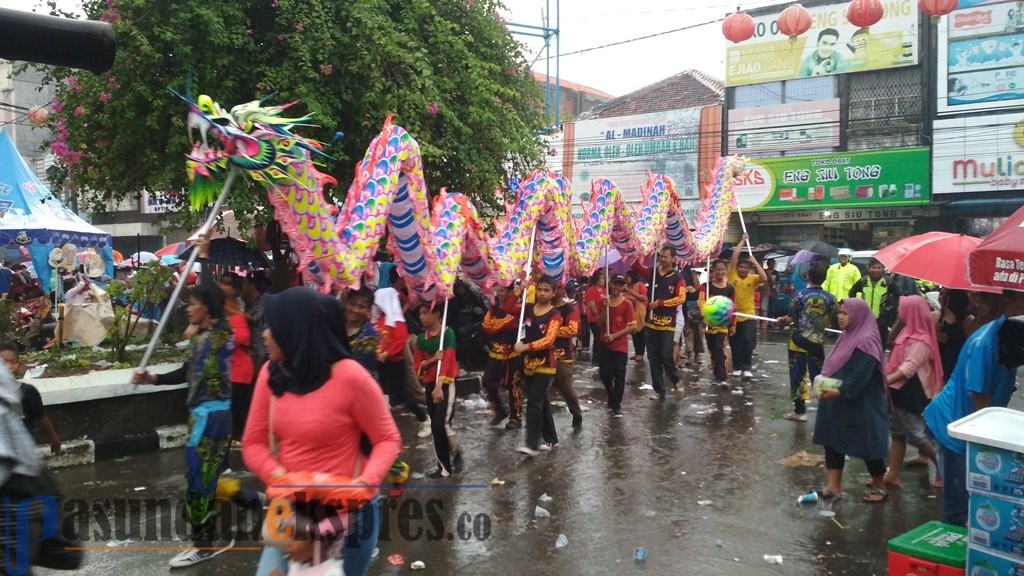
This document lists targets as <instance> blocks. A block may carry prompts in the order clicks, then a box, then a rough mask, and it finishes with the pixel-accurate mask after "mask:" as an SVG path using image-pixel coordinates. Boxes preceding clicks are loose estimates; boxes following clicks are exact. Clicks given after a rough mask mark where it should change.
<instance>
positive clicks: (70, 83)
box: [64, 75, 78, 88]
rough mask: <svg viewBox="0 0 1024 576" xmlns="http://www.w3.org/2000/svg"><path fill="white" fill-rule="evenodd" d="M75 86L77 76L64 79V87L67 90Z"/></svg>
mask: <svg viewBox="0 0 1024 576" xmlns="http://www.w3.org/2000/svg"><path fill="white" fill-rule="evenodd" d="M75 84H78V76H74V75H71V76H68V77H67V78H65V79H64V85H65V86H67V87H68V88H71V87H73V86H74V85H75Z"/></svg>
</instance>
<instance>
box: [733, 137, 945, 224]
mask: <svg viewBox="0 0 1024 576" xmlns="http://www.w3.org/2000/svg"><path fill="white" fill-rule="evenodd" d="M929 168H930V165H929V163H928V148H899V149H893V150H882V151H877V152H844V153H836V154H819V155H814V156H787V157H782V158H768V159H764V160H750V161H748V162H747V170H748V172H747V174H746V176H745V177H744V179H743V180H742V182H741V184H740V185H739V186H737V188H736V194H737V197H738V200H739V204H740V207H741V208H743V210H745V211H747V210H749V211H756V210H817V209H820V208H872V207H882V206H908V205H915V204H927V203H928V200H929V198H930V190H929V187H928V181H929V177H928V170H929Z"/></svg>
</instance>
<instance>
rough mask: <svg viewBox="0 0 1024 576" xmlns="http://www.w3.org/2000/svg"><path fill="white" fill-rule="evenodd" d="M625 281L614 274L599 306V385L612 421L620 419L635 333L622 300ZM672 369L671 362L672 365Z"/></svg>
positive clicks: (629, 308)
mask: <svg viewBox="0 0 1024 576" xmlns="http://www.w3.org/2000/svg"><path fill="white" fill-rule="evenodd" d="M625 290H626V278H625V277H624V276H622V275H619V274H616V275H615V276H613V277H612V279H611V282H610V283H609V285H608V291H609V294H608V297H607V299H606V301H605V302H602V303H601V317H602V318H608V324H607V325H606V326H604V327H603V328H604V330H603V331H602V332H601V340H602V341H603V342H604V355H603V356H602V357H601V383H602V384H604V389H605V391H606V392H607V393H608V409H609V410H611V413H612V416H613V417H615V418H621V417H622V395H623V393H624V392H625V391H626V365H627V364H628V362H629V338H628V336H629V335H630V334H631V333H632V332H633V331H634V330H635V329H636V312H634V311H633V303H632V302H631V301H630V299H629V298H626V297H625V295H624V294H623V292H625ZM672 367H673V369H674V368H675V362H672Z"/></svg>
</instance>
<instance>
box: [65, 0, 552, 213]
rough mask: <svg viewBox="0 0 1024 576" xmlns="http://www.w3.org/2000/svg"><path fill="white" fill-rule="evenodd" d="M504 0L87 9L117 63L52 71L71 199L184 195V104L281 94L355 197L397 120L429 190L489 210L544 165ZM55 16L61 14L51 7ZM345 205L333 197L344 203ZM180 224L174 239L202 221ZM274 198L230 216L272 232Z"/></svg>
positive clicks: (536, 101)
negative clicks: (75, 194)
mask: <svg viewBox="0 0 1024 576" xmlns="http://www.w3.org/2000/svg"><path fill="white" fill-rule="evenodd" d="M498 7H499V4H498V3H497V1H496V0H464V1H453V0H442V1H440V2H434V1H430V0H403V1H401V2H399V1H397V0H366V1H360V2H337V1H327V0H239V1H234V2H203V1H198V0H182V1H176V2H171V1H170V0H86V2H85V6H84V9H85V11H86V13H87V14H88V15H89V16H90V17H91V18H101V19H104V20H107V21H109V22H111V23H112V24H113V26H114V28H115V30H116V32H117V35H118V54H117V60H116V62H115V65H114V68H113V70H112V71H111V72H109V73H107V74H104V75H101V76H96V75H91V74H89V73H86V72H78V71H70V70H66V69H49V71H48V73H49V74H50V78H51V80H52V81H53V82H54V83H55V86H56V90H57V96H58V98H59V102H58V103H57V106H56V108H57V110H56V111H55V114H54V115H53V116H52V118H53V120H52V121H53V122H54V127H55V131H56V134H57V137H56V141H55V142H54V143H53V144H54V152H55V154H56V155H57V156H58V158H59V164H60V167H59V168H58V169H55V170H54V173H55V174H57V175H58V176H60V177H63V175H64V174H67V175H68V176H69V177H70V179H71V182H72V184H73V187H78V186H80V187H83V188H86V189H90V190H94V191H100V197H99V198H95V200H102V201H106V200H108V199H121V198H124V197H126V196H129V195H135V194H138V193H139V192H140V191H141V190H143V189H148V190H155V191H161V190H184V189H186V188H187V182H186V174H185V169H184V160H185V159H184V154H185V153H186V152H188V151H189V144H188V136H187V133H186V126H185V119H186V114H187V111H186V108H185V105H184V104H183V103H182V102H181V101H180V100H178V99H177V98H175V97H174V96H173V95H171V94H170V93H168V91H167V88H168V87H173V88H175V89H176V90H178V91H179V92H182V93H183V92H184V88H185V79H186V77H187V76H188V73H189V70H190V69H191V70H193V79H194V80H193V86H192V93H193V95H198V94H201V93H205V94H209V95H210V96H211V97H213V98H214V99H215V100H217V101H218V102H220V103H221V105H222V106H225V107H231V106H233V105H235V104H239V103H243V102H247V101H250V100H254V99H257V98H260V97H263V96H267V95H269V94H271V93H276V95H275V96H274V97H273V99H272V103H286V102H290V101H293V100H300V101H301V102H302V104H301V105H300V106H299V108H300V109H299V110H297V111H296V113H297V114H301V113H305V112H307V111H308V112H311V113H312V114H313V115H314V121H315V122H318V123H319V124H321V126H320V127H299V131H300V133H302V135H303V136H307V137H313V138H316V139H319V140H322V141H325V142H329V141H331V139H332V138H333V136H334V134H335V132H337V131H340V132H343V133H344V134H345V138H344V139H343V140H342V141H341V143H340V144H338V145H336V146H334V147H332V148H329V149H327V150H326V152H328V153H329V154H331V155H332V156H334V157H335V158H338V161H337V162H333V163H330V164H329V165H328V166H327V170H326V171H327V172H328V173H331V174H332V175H333V176H335V177H336V178H337V179H338V180H339V184H340V190H342V191H344V190H347V187H348V185H349V184H350V183H351V181H352V179H353V166H354V164H355V162H356V161H357V160H359V159H361V158H362V156H363V153H364V152H365V149H366V147H367V145H368V144H369V142H370V141H371V140H372V138H373V137H374V136H376V134H377V133H378V132H379V131H380V129H381V126H382V125H383V122H384V119H385V117H386V116H387V115H388V114H396V119H395V123H396V124H399V125H401V126H403V127H404V128H406V129H407V130H408V131H409V132H410V133H411V134H412V135H413V136H414V137H415V138H416V139H417V140H418V141H419V143H420V145H421V147H422V149H423V157H424V163H425V166H424V170H425V173H426V177H427V183H428V185H429V186H430V187H431V188H432V189H433V190H438V189H439V188H440V187H442V186H444V187H447V188H448V189H450V190H453V191H462V192H465V193H467V194H470V195H471V196H474V198H475V199H476V201H477V202H478V203H480V204H483V205H487V204H493V202H494V196H493V191H494V190H495V189H498V188H501V189H505V187H506V186H505V183H507V182H508V180H509V178H510V177H512V176H522V175H524V174H525V173H526V172H528V171H529V170H530V169H533V168H535V167H537V166H540V165H541V162H542V160H543V158H542V154H541V145H540V143H539V142H538V139H537V133H538V130H539V129H540V128H541V126H542V123H543V119H542V111H541V108H542V107H541V106H540V92H539V89H538V88H537V87H536V85H535V84H534V83H533V80H532V79H531V77H530V74H529V70H528V67H527V63H526V61H525V59H524V57H523V54H522V51H521V48H520V46H519V45H518V44H517V43H516V42H515V40H514V39H513V38H512V36H511V35H510V33H509V32H508V30H507V29H506V28H505V26H504V24H503V23H502V22H501V20H500V19H498V18H497V16H496V15H497V12H496V10H497V8H498ZM51 9H53V5H51ZM340 197H341V196H340V195H339V198H340ZM180 201H181V206H182V209H181V210H178V211H177V214H176V216H178V217H179V218H180V219H181V221H179V222H177V224H180V225H189V226H191V225H194V224H195V222H196V221H197V220H196V215H193V214H190V212H189V210H188V209H187V207H186V202H187V198H186V197H184V196H183V197H182V198H181V200H180ZM266 206H267V201H266V195H265V193H264V192H263V191H262V190H259V189H257V187H256V186H255V185H254V184H253V183H251V182H248V181H247V182H244V183H243V182H239V185H237V186H236V188H235V190H234V191H233V193H232V195H231V197H230V200H229V207H230V208H232V209H233V210H234V211H235V214H236V216H238V217H239V218H240V219H241V222H240V224H242V225H245V224H248V223H249V222H250V220H249V218H254V219H256V220H259V221H266V220H267V219H268V217H269V212H270V211H269V210H266V209H265V207H266Z"/></svg>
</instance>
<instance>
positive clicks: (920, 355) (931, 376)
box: [871, 296, 942, 488]
mask: <svg viewBox="0 0 1024 576" xmlns="http://www.w3.org/2000/svg"><path fill="white" fill-rule="evenodd" d="M899 319H900V324H901V325H902V326H903V329H902V330H900V333H899V335H898V336H896V340H895V344H894V345H893V348H892V352H891V353H890V354H889V362H888V363H887V364H886V365H885V373H886V377H885V378H886V383H887V384H888V385H889V395H890V397H891V398H892V406H893V412H892V418H891V420H890V421H889V434H890V435H891V436H892V444H891V445H890V446H889V472H888V473H886V475H885V479H884V482H885V486H886V487H888V488H899V487H900V471H901V469H902V468H903V458H904V457H905V456H906V455H907V444H908V443H909V444H911V445H912V446H914V447H915V448H917V451H918V453H920V454H921V455H922V456H925V457H926V458H928V459H929V460H931V462H932V464H934V465H935V467H936V470H937V469H938V465H939V463H938V460H936V456H935V447H934V446H933V445H932V443H931V440H930V439H929V438H928V428H927V426H925V423H924V416H922V414H923V413H924V409H925V407H927V406H928V402H929V401H930V400H931V399H932V398H934V397H935V395H936V394H938V393H939V391H940V390H942V357H941V355H940V354H939V343H938V341H937V339H936V335H935V323H934V322H933V321H932V313H931V307H930V306H929V305H928V301H927V300H925V299H924V298H923V297H921V296H903V297H901V298H900V303H899ZM939 482H940V480H939V478H936V480H935V484H936V485H938V486H941V484H939ZM938 486H937V487H938ZM871 487H873V488H882V487H881V486H874V485H872V486H871Z"/></svg>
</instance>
